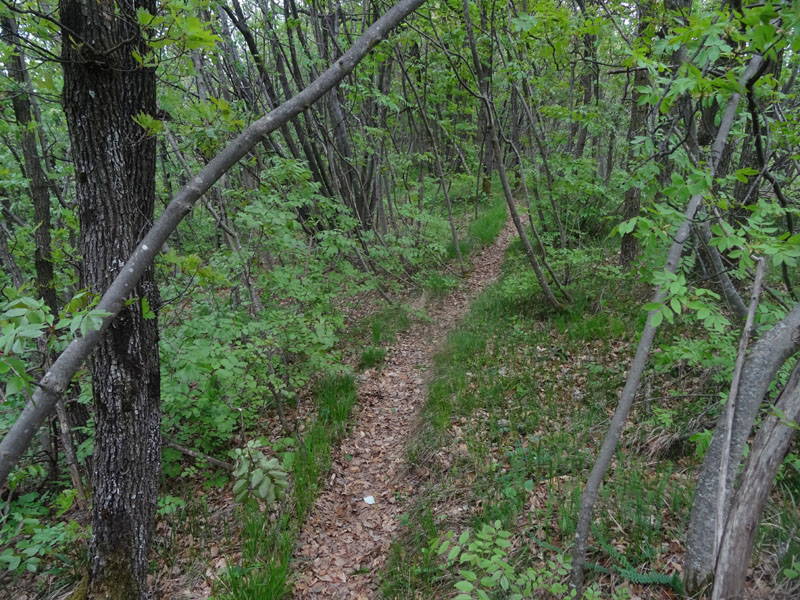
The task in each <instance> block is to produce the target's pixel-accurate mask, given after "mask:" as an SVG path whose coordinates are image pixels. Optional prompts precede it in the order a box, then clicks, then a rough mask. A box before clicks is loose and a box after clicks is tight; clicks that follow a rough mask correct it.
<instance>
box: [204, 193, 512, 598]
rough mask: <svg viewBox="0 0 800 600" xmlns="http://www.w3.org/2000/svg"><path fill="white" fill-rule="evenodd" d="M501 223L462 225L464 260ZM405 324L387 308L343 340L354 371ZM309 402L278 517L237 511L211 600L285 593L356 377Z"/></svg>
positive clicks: (379, 354)
mask: <svg viewBox="0 0 800 600" xmlns="http://www.w3.org/2000/svg"><path fill="white" fill-rule="evenodd" d="M505 221H506V212H505V205H504V204H502V203H498V202H495V203H493V204H492V205H490V206H489V207H487V208H486V210H484V211H483V212H482V214H481V215H480V216H479V218H478V219H476V220H475V221H473V222H472V223H471V224H470V225H469V226H468V232H467V236H466V241H465V242H463V244H464V245H463V246H462V248H463V250H462V251H463V252H464V253H465V255H466V254H468V253H470V252H474V251H476V250H478V249H480V248H483V247H485V246H487V245H489V244H491V243H492V242H493V241H494V239H495V238H496V237H497V235H498V233H499V232H500V230H501V229H502V227H503V224H504V223H505ZM439 278H441V281H440V280H439ZM442 282H444V283H442ZM423 283H424V285H425V287H426V289H428V290H429V291H430V292H431V293H433V294H434V295H435V294H437V293H438V292H439V291H443V292H444V293H446V292H447V291H448V290H449V289H451V288H453V287H457V286H458V280H457V279H455V278H453V281H450V280H449V276H448V275H444V274H439V273H434V274H429V275H428V276H427V279H426V280H425V281H424V282H423ZM440 288H442V289H441V290H440ZM411 323H412V316H411V314H410V312H409V311H408V309H406V308H405V307H403V306H392V307H386V308H385V309H383V310H380V311H378V312H377V313H375V314H373V315H372V316H370V317H369V318H367V319H365V320H364V321H363V322H362V323H361V324H359V325H357V326H355V327H354V328H353V329H352V330H351V331H350V332H349V334H348V335H347V337H348V338H350V339H352V340H361V345H362V347H363V350H362V352H361V355H360V360H359V364H358V367H359V368H361V369H366V368H371V367H376V366H379V365H380V364H382V363H383V360H384V358H385V356H386V347H387V346H388V345H390V344H392V343H394V341H395V340H396V335H397V333H399V332H402V331H405V330H406V329H408V328H409V327H410V326H411ZM314 399H315V402H316V403H317V409H318V410H317V417H316V421H315V422H314V423H313V424H311V425H310V427H308V428H307V429H306V432H305V434H304V435H303V436H302V437H301V439H299V440H298V441H297V443H296V445H297V447H296V448H294V451H293V452H292V453H291V454H292V456H293V459H292V461H291V465H290V468H289V471H290V473H291V475H292V480H293V486H292V490H291V494H290V495H289V496H287V498H286V499H285V500H284V504H283V509H282V511H281V512H280V514H279V516H277V518H275V517H274V516H271V515H270V513H269V512H267V513H263V512H261V511H260V510H258V509H257V508H254V507H249V508H243V509H241V512H242V518H241V523H242V526H241V530H240V531H239V532H238V535H239V537H240V545H241V560H240V564H238V565H236V566H229V568H228V569H227V570H226V571H225V573H224V575H223V576H222V577H221V578H220V579H219V580H218V582H217V584H216V585H215V590H214V591H215V594H214V598H217V599H219V600H253V599H254V598H258V599H259V600H273V599H279V598H284V597H286V596H287V595H288V594H289V592H290V591H291V586H290V578H291V559H292V554H293V550H294V544H295V541H296V540H297V536H298V535H299V533H300V530H301V529H302V526H303V523H304V521H305V518H306V516H307V514H308V511H309V510H310V509H311V507H312V506H313V504H314V501H315V500H316V497H317V495H318V493H319V490H320V486H321V485H322V482H323V481H324V477H325V474H326V473H327V472H328V470H329V469H330V457H331V450H332V449H333V448H334V447H335V446H336V444H338V443H339V442H340V441H341V439H342V438H343V437H344V436H345V434H346V432H347V425H348V422H349V419H350V415H351V412H352V408H353V406H354V405H355V403H356V402H357V401H358V395H357V389H356V384H355V378H354V377H353V376H352V375H342V376H337V377H328V378H325V379H324V380H322V381H321V382H319V384H318V385H317V387H316V389H315V391H314Z"/></svg>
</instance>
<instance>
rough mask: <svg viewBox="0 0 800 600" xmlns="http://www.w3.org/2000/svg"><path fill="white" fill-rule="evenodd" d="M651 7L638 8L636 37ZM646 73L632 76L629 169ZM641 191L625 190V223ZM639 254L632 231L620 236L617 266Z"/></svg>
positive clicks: (641, 119)
mask: <svg viewBox="0 0 800 600" xmlns="http://www.w3.org/2000/svg"><path fill="white" fill-rule="evenodd" d="M650 13H651V6H650V5H649V4H642V5H640V6H639V25H638V27H637V33H638V37H640V38H641V37H642V36H643V35H644V33H645V30H646V29H647V25H648V22H649V20H650ZM648 79H649V78H648V76H647V71H646V70H645V69H637V70H636V73H635V74H634V76H633V87H632V88H631V121H630V125H629V126H628V139H627V144H628V157H627V165H626V167H627V168H629V169H630V167H631V165H632V163H633V161H634V158H635V154H634V150H633V148H634V146H633V143H632V142H633V139H634V138H635V137H637V136H639V135H642V133H643V132H644V128H645V119H646V118H647V111H648V107H647V106H646V105H641V106H640V105H639V97H640V96H641V94H640V93H639V91H638V90H639V87H640V86H646V85H647V84H648ZM641 198H642V189H641V188H640V187H639V186H638V185H636V184H635V183H634V184H633V185H631V186H630V187H629V188H628V189H627V190H625V204H624V206H623V208H622V218H623V219H624V220H626V221H628V220H630V219H633V218H634V217H638V216H639V210H640V205H641ZM638 253H639V244H638V241H637V239H636V237H635V236H634V233H633V231H630V232H628V233H626V234H625V235H623V236H622V243H621V245H620V255H619V264H620V266H621V267H622V268H624V269H630V268H631V265H632V264H633V261H634V259H635V258H636V255H637V254H638Z"/></svg>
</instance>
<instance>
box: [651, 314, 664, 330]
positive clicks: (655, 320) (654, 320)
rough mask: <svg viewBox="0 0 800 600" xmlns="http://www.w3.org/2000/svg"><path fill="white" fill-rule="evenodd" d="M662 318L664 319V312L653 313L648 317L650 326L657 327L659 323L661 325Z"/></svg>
mask: <svg viewBox="0 0 800 600" xmlns="http://www.w3.org/2000/svg"><path fill="white" fill-rule="evenodd" d="M663 320H664V313H662V312H660V311H659V312H656V313H653V314H652V316H651V317H650V327H658V326H659V325H661V321H663Z"/></svg>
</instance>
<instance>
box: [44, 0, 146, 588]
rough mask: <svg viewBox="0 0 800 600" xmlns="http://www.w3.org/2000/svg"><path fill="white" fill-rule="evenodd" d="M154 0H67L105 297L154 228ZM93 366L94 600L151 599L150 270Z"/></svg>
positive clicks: (70, 62)
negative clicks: (142, 24) (149, 24)
mask: <svg viewBox="0 0 800 600" xmlns="http://www.w3.org/2000/svg"><path fill="white" fill-rule="evenodd" d="M139 9H144V10H147V11H149V12H150V13H151V14H155V2H154V1H153V0H117V2H116V4H101V3H97V2H94V1H93V0H61V1H60V10H61V19H62V22H63V26H64V32H63V36H64V37H63V39H64V45H63V49H62V56H63V59H64V98H63V99H64V107H65V108H64V110H65V113H66V117H67V124H68V126H69V135H70V142H71V144H72V151H73V154H74V162H75V174H76V194H77V200H78V206H79V217H80V250H81V253H82V256H83V271H82V273H81V280H82V281H81V283H82V285H84V286H86V287H88V288H89V289H91V290H93V291H95V292H97V293H101V292H103V291H104V290H105V289H107V288H108V287H109V285H110V284H111V282H112V281H113V280H114V278H115V277H116V276H117V274H118V273H119V271H120V270H121V269H122V267H123V265H124V263H125V260H126V259H127V257H128V256H130V255H131V254H132V253H133V251H134V250H135V249H136V245H137V243H138V241H139V239H140V237H141V236H142V235H143V234H144V233H145V232H146V231H147V230H148V229H150V227H151V225H152V219H153V205H154V200H155V166H156V161H155V156H156V153H155V150H156V140H155V138H153V137H150V136H148V135H147V133H146V132H145V131H144V130H143V129H142V128H141V127H140V126H139V125H137V124H136V122H135V120H134V119H135V118H136V116H137V115H139V114H142V113H143V114H147V115H155V114H156V95H155V92H156V81H155V70H154V69H152V68H149V67H143V66H142V65H140V64H139V63H138V62H137V61H136V60H135V59H134V58H133V53H134V51H135V52H138V54H139V55H142V56H145V55H146V54H147V45H146V42H145V41H144V38H143V35H142V32H141V31H140V29H139V26H138V19H137V10H139ZM130 295H131V296H132V297H133V298H135V299H136V300H135V301H134V302H131V303H129V304H128V305H127V306H125V307H123V308H122V310H121V311H120V313H119V315H118V317H117V319H116V320H115V321H114V322H113V323H112V324H111V326H110V327H109V328H108V331H107V332H106V333H105V335H104V336H103V338H102V340H101V341H100V343H99V348H98V351H97V352H95V353H94V355H93V361H92V389H93V397H94V415H95V442H94V460H93V465H94V468H93V471H94V472H93V488H92V489H93V503H92V538H91V542H90V554H89V561H90V564H89V597H90V598H103V599H106V598H108V599H113V600H116V599H120V600H121V599H123V598H124V599H133V600H135V599H138V598H145V597H146V595H147V590H146V587H147V585H146V573H147V554H148V548H149V545H150V537H151V532H152V527H153V519H154V516H155V509H156V504H157V500H158V479H159V476H160V474H161V425H160V412H159V411H160V391H159V385H160V382H159V360H158V325H157V321H156V319H155V318H147V317H146V316H145V314H144V313H143V304H144V303H145V301H147V302H148V303H149V306H150V307H152V308H153V309H155V307H156V306H157V304H158V290H157V287H156V283H155V280H154V276H153V268H152V266H150V267H149V268H148V269H147V270H146V272H145V273H144V276H143V277H142V279H141V280H140V281H139V282H138V283H137V284H136V285H135V286H133V287H132V288H131V294H130Z"/></svg>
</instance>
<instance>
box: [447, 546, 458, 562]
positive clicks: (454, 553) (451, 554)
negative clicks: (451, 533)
mask: <svg viewBox="0 0 800 600" xmlns="http://www.w3.org/2000/svg"><path fill="white" fill-rule="evenodd" d="M459 552H461V546H453V547H452V548H450V552H449V553H448V554H447V560H453V559H454V558H455V557H456V556H458V553H459Z"/></svg>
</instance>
